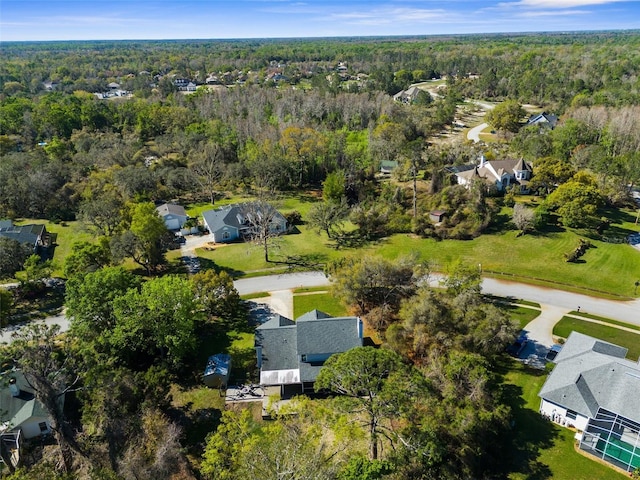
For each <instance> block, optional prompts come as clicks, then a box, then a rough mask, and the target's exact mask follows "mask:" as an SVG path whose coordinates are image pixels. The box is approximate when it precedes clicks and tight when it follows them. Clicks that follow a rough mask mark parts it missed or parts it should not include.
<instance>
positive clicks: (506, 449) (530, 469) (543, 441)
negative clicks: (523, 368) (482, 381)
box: [500, 370, 558, 480]
mask: <svg viewBox="0 0 640 480" xmlns="http://www.w3.org/2000/svg"><path fill="white" fill-rule="evenodd" d="M527 372H528V373H529V374H534V375H535V373H532V371H530V370H527ZM542 374H543V372H540V375H542ZM500 395H501V397H502V400H503V401H504V402H505V403H506V404H507V405H509V406H510V407H511V418H512V421H511V428H510V429H509V430H507V431H506V432H505V434H504V437H503V439H502V443H503V445H502V447H501V449H500V451H501V452H503V458H504V463H503V467H504V471H503V472H502V473H504V474H505V475H508V474H510V473H519V474H521V475H523V476H522V477H521V478H524V479H526V480H547V479H550V478H552V475H553V474H552V472H551V469H550V468H549V466H548V465H545V464H544V463H542V462H541V461H540V456H541V454H542V452H541V451H542V450H544V449H548V448H550V447H552V446H553V445H554V443H555V439H556V438H557V436H558V434H557V431H556V430H555V428H554V426H553V425H552V424H551V422H549V421H548V420H545V419H544V418H542V416H541V415H540V414H539V413H538V412H535V411H533V410H531V409H528V408H526V407H525V402H524V399H523V398H522V388H521V387H520V386H518V385H512V384H503V385H502V387H501V389H500ZM519 478H520V477H519Z"/></svg>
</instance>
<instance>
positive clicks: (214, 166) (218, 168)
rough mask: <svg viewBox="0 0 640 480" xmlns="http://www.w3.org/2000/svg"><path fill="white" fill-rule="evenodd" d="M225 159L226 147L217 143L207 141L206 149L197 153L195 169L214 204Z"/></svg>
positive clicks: (201, 184)
mask: <svg viewBox="0 0 640 480" xmlns="http://www.w3.org/2000/svg"><path fill="white" fill-rule="evenodd" d="M224 160H225V152H224V149H223V148H222V146H221V145H219V144H217V143H207V144H206V145H205V146H204V149H203V150H202V151H201V152H199V153H198V154H196V155H195V159H194V163H193V171H194V172H195V173H196V176H197V178H198V182H199V183H200V186H201V187H202V189H203V190H204V191H205V192H206V193H207V195H208V196H209V200H210V201H211V204H212V205H213V204H214V203H215V201H216V192H215V188H216V186H217V185H218V183H219V182H220V179H221V178H222V176H223V174H224V169H225V161H224Z"/></svg>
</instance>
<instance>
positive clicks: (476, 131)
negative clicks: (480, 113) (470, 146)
mask: <svg viewBox="0 0 640 480" xmlns="http://www.w3.org/2000/svg"><path fill="white" fill-rule="evenodd" d="M488 126H489V124H488V123H481V124H480V125H478V126H476V127H473V128H472V129H471V130H469V131H468V132H467V138H468V139H469V140H471V141H473V142H476V143H478V142H479V141H480V133H481V132H482V131H483V130H484V129H485V128H487V127H488Z"/></svg>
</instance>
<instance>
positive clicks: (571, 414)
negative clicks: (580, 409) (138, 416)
mask: <svg viewBox="0 0 640 480" xmlns="http://www.w3.org/2000/svg"><path fill="white" fill-rule="evenodd" d="M577 415H578V414H577V412H574V411H573V410H567V418H570V419H571V420H575V419H576V416H577Z"/></svg>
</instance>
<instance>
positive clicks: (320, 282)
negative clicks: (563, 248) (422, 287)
mask: <svg viewBox="0 0 640 480" xmlns="http://www.w3.org/2000/svg"><path fill="white" fill-rule="evenodd" d="M437 282H438V277H434V280H433V283H434V284H437ZM234 285H235V287H236V289H237V290H238V292H239V293H240V295H247V294H251V293H258V292H275V291H283V290H291V289H294V288H299V287H320V286H326V285H329V280H328V279H327V277H326V276H325V275H324V273H322V272H300V273H287V274H281V275H270V276H264V277H254V278H243V279H240V280H236V281H235V282H234ZM482 290H483V292H484V293H488V294H493V295H499V296H502V297H513V298H514V299H526V300H530V301H533V302H537V303H540V304H541V306H542V312H543V313H542V314H541V315H540V316H539V317H538V318H537V319H536V321H534V322H532V324H529V325H527V328H529V327H531V329H532V331H531V332H530V336H531V338H534V339H536V341H539V342H540V343H542V344H545V345H550V341H551V339H550V328H552V327H553V323H554V319H555V321H556V322H557V321H558V320H560V318H562V315H564V313H566V312H569V311H571V310H576V309H577V308H578V306H579V307H580V311H581V312H585V313H591V314H595V315H600V316H603V317H606V318H611V319H614V320H620V321H623V322H627V323H631V324H635V325H640V299H636V300H633V301H629V302H620V301H614V300H603V299H599V298H593V297H589V296H586V295H580V294H577V293H570V292H563V291H561V290H553V289H550V288H544V287H537V286H533V285H526V284H522V283H515V282H509V281H504V280H496V279H493V278H485V279H484V280H483V282H482ZM276 297H277V298H278V300H280V301H281V302H284V301H285V297H286V300H288V298H289V295H288V294H285V293H280V294H278V295H276ZM283 310H285V309H284V308H283ZM287 313H290V312H289V311H288V310H287ZM44 322H45V323H47V324H54V323H55V324H58V325H60V329H61V331H66V330H68V329H69V319H68V318H67V317H65V315H64V313H62V314H60V315H56V316H53V317H48V318H47V319H45V320H44ZM534 327H535V328H536V330H534ZM16 328H19V327H16V326H12V327H9V328H5V329H2V330H1V331H0V341H3V342H6V341H8V340H10V338H11V333H12V332H13V331H14V330H15V329H16Z"/></svg>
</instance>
